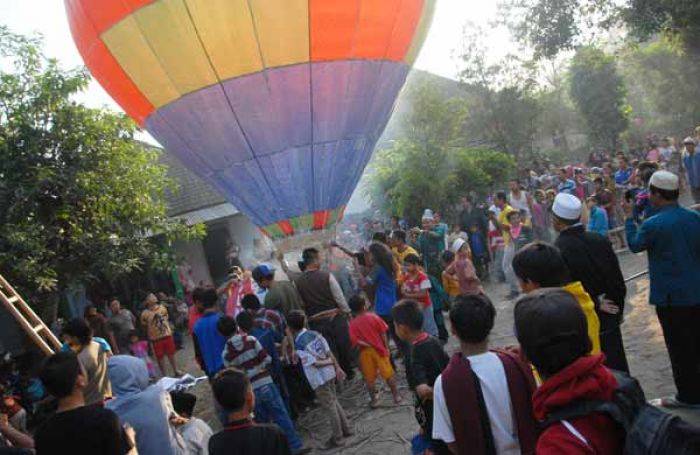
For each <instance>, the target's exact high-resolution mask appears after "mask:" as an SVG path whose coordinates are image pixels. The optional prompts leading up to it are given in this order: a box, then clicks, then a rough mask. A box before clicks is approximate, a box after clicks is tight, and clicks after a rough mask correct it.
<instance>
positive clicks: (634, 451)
mask: <svg viewBox="0 0 700 455" xmlns="http://www.w3.org/2000/svg"><path fill="white" fill-rule="evenodd" d="M612 373H613V374H614V375H615V378H616V379H617V383H618V386H617V390H616V391H615V396H614V398H613V400H612V401H579V402H576V403H573V404H571V405H570V406H567V407H565V408H562V409H559V410H557V412H555V413H553V414H551V415H550V416H549V417H548V418H547V419H546V420H545V421H544V422H543V428H546V427H548V426H550V425H552V424H554V423H557V422H560V421H562V420H568V419H572V418H577V417H584V416H587V415H589V414H593V413H596V412H602V413H605V414H608V415H609V416H610V417H612V419H613V420H615V421H616V422H617V423H618V424H619V425H620V426H621V427H622V428H623V429H624V430H625V434H626V437H625V449H624V453H625V454H627V455H661V454H664V455H665V454H673V455H697V454H700V427H697V426H694V425H691V424H689V423H688V422H686V421H684V420H683V419H681V418H680V417H678V416H675V415H673V414H670V413H668V412H665V411H663V410H661V409H659V408H657V407H654V406H651V405H650V404H648V403H647V401H646V398H645V397H644V391H642V388H641V386H640V385H639V382H637V380H636V379H634V378H633V377H631V376H629V375H627V374H626V373H622V372H619V371H612Z"/></svg>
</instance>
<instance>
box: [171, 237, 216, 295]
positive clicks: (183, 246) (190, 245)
mask: <svg viewBox="0 0 700 455" xmlns="http://www.w3.org/2000/svg"><path fill="white" fill-rule="evenodd" d="M173 248H174V249H175V254H177V255H178V256H182V257H184V258H185V260H186V261H187V263H188V264H190V267H192V278H193V279H194V282H195V284H199V282H200V281H204V282H205V283H211V282H212V279H211V274H210V273H209V264H207V258H206V256H205V255H204V247H202V242H201V241H200V240H195V241H192V242H182V241H179V242H175V243H174V244H173Z"/></svg>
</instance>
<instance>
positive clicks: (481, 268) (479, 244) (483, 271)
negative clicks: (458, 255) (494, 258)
mask: <svg viewBox="0 0 700 455" xmlns="http://www.w3.org/2000/svg"><path fill="white" fill-rule="evenodd" d="M469 246H470V247H471V250H472V257H471V260H472V262H473V263H474V267H475V268H476V276H478V277H479V279H480V280H483V279H485V278H486V277H488V266H489V251H488V248H487V247H486V240H485V239H484V234H482V232H481V231H480V230H479V225H478V224H476V223H473V224H472V225H471V226H469Z"/></svg>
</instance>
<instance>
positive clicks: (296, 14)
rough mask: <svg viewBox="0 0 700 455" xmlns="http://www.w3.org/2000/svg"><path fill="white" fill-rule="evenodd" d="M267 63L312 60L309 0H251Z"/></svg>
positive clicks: (271, 65)
mask: <svg viewBox="0 0 700 455" xmlns="http://www.w3.org/2000/svg"><path fill="white" fill-rule="evenodd" d="M249 4H250V7H251V9H252V13H253V19H254V21H255V29H256V31H257V35H258V42H259V44H260V52H261V53H262V56H263V63H264V65H265V67H267V68H270V67H276V66H285V65H291V64H294V63H301V62H308V61H309V1H308V0H276V1H271V0H250V1H249Z"/></svg>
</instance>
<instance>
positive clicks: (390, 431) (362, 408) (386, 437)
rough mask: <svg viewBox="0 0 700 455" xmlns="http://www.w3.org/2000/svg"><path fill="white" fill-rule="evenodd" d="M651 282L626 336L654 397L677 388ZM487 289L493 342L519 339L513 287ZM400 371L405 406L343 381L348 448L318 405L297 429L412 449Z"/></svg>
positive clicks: (635, 284) (397, 450) (204, 409)
mask: <svg viewBox="0 0 700 455" xmlns="http://www.w3.org/2000/svg"><path fill="white" fill-rule="evenodd" d="M620 262H621V265H622V269H623V272H624V275H625V276H626V277H629V276H632V275H634V274H636V273H638V272H641V271H644V270H646V268H647V261H646V256H645V255H644V254H639V255H635V254H632V253H629V252H627V253H623V254H621V255H620ZM648 288H649V282H648V280H647V278H646V277H643V278H640V279H636V280H634V281H631V282H630V283H628V300H627V305H626V310H625V322H624V324H623V337H624V342H625V347H626V350H627V358H628V360H629V363H630V368H631V370H632V374H633V375H634V376H635V377H636V378H637V379H639V381H640V382H641V384H642V386H643V387H644V390H645V392H646V394H647V397H648V398H653V397H659V396H666V395H670V394H673V393H674V392H675V388H674V385H673V380H672V376H671V368H670V363H669V359H668V354H667V352H666V348H665V346H664V341H663V336H662V334H661V328H660V326H659V323H658V320H657V318H656V314H655V312H654V309H653V307H652V306H650V305H649V304H648V303H647V297H648ZM486 291H487V293H488V295H489V296H490V297H491V299H492V300H493V301H494V304H495V305H496V307H497V311H498V315H497V318H496V326H495V328H494V331H493V333H492V335H491V344H492V345H493V346H501V345H508V344H514V343H515V337H514V336H513V311H512V307H513V302H512V301H508V300H506V299H505V298H504V297H505V295H506V294H507V292H508V290H507V288H506V286H505V285H503V284H488V285H487V286H486ZM456 349H457V344H456V342H455V340H454V339H450V343H449V344H448V346H447V350H448V352H449V353H452V352H454V351H455V350H456ZM178 355H179V359H180V361H181V365H184V366H185V368H186V370H187V371H188V372H190V373H192V374H195V375H201V374H202V373H201V371H199V369H198V367H197V365H196V363H195V362H194V360H193V355H192V348H191V346H190V345H188V346H187V348H186V349H185V350H183V351H180V353H179V354H178ZM399 377H400V378H401V381H400V384H401V390H402V393H403V394H404V402H403V404H402V405H400V406H394V405H393V404H392V401H391V395H390V394H389V392H388V389H386V390H385V391H384V392H385V393H383V400H382V406H381V407H379V408H378V409H370V408H369V405H368V401H369V400H368V396H367V393H366V391H365V389H364V385H363V383H362V380H361V377H360V375H359V374H358V375H357V378H356V379H355V380H353V381H352V382H350V383H347V384H345V385H344V386H343V390H342V392H341V393H340V401H341V404H342V405H343V407H344V408H345V410H346V412H347V413H348V417H349V419H350V421H351V422H352V423H353V424H354V426H355V436H353V437H351V438H349V439H348V440H347V444H346V446H345V447H344V448H342V449H336V450H330V451H326V450H322V449H320V447H322V446H323V444H324V442H325V441H327V440H328V438H329V437H330V428H329V423H328V422H327V421H326V420H325V417H324V415H323V414H322V413H321V412H320V410H319V409H313V410H311V411H309V412H307V413H306V414H304V415H302V416H301V417H300V418H299V419H298V421H297V422H296V424H297V429H298V430H299V431H300V432H301V434H302V435H303V438H304V440H305V442H306V443H307V444H308V445H310V446H312V447H314V448H316V450H315V451H314V453H318V454H348V455H350V454H355V453H362V454H367V455H371V454H377V455H387V454H404V453H410V443H409V441H410V440H411V438H412V437H413V435H414V434H415V433H416V432H417V424H416V422H415V420H414V417H413V406H412V397H411V394H410V392H409V390H408V388H407V385H406V381H405V379H404V374H403V371H401V372H400V373H399ZM195 393H196V394H197V396H198V397H199V400H198V403H197V408H196V414H197V415H198V416H199V417H201V418H203V419H204V420H206V421H207V422H209V423H210V424H211V425H212V427H213V428H215V429H218V428H220V425H219V424H218V422H217V421H216V417H215V414H214V410H213V404H212V398H211V391H210V388H209V385H208V383H206V382H205V383H202V384H200V385H198V386H197V388H196V389H195Z"/></svg>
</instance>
